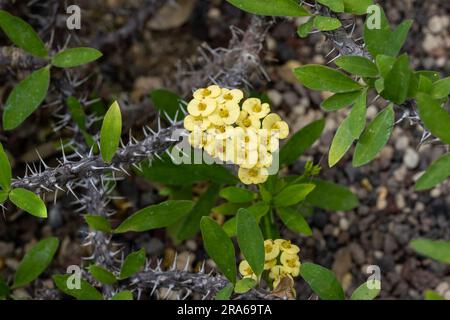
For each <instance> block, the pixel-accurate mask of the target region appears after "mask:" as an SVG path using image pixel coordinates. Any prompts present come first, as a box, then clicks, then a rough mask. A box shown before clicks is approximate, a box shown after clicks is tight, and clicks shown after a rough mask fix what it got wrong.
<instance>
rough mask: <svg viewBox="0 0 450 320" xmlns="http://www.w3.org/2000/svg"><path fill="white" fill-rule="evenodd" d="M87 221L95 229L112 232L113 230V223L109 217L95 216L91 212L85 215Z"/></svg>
mask: <svg viewBox="0 0 450 320" xmlns="http://www.w3.org/2000/svg"><path fill="white" fill-rule="evenodd" d="M84 219H85V220H86V223H87V224H88V225H89V227H90V228H91V229H93V230H97V231H101V232H105V233H110V232H111V231H112V229H111V224H110V223H109V221H108V219H106V218H105V217H102V216H95V215H91V214H87V215H85V216H84Z"/></svg>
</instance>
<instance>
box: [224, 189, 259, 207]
mask: <svg viewBox="0 0 450 320" xmlns="http://www.w3.org/2000/svg"><path fill="white" fill-rule="evenodd" d="M219 195H220V196H221V197H222V198H224V199H226V200H228V201H229V202H232V203H244V202H250V201H252V200H254V199H255V196H256V194H255V193H254V192H252V191H250V190H247V189H242V188H238V187H227V188H224V189H222V190H220V193H219Z"/></svg>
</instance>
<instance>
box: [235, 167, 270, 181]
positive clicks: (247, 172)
mask: <svg viewBox="0 0 450 320" xmlns="http://www.w3.org/2000/svg"><path fill="white" fill-rule="evenodd" d="M238 176H239V179H240V180H241V181H242V183H244V184H259V183H264V182H266V180H267V178H268V176H269V173H268V172H267V169H266V168H258V167H253V168H251V169H245V168H239V171H238Z"/></svg>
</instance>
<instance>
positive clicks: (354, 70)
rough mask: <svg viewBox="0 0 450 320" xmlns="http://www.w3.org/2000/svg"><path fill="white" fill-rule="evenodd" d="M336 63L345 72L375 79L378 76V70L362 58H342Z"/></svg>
mask: <svg viewBox="0 0 450 320" xmlns="http://www.w3.org/2000/svg"><path fill="white" fill-rule="evenodd" d="M334 63H335V64H336V65H337V66H338V67H340V68H342V69H343V70H345V71H347V72H349V73H351V74H355V75H358V76H361V77H368V78H374V77H377V76H378V68H377V66H376V65H375V63H373V62H372V61H370V60H369V59H367V58H365V57H360V56H342V57H340V58H338V59H336V60H335V61H334Z"/></svg>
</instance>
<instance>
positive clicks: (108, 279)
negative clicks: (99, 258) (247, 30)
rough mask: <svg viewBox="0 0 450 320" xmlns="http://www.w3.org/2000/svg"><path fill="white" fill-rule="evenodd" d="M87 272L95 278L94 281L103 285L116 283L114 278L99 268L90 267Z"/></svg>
mask: <svg viewBox="0 0 450 320" xmlns="http://www.w3.org/2000/svg"><path fill="white" fill-rule="evenodd" d="M89 272H90V273H91V275H92V276H93V277H94V278H95V280H97V281H99V282H101V283H103V284H109V285H111V284H113V283H116V282H117V279H116V277H115V276H114V275H113V274H112V273H111V272H109V271H108V270H106V269H105V268H103V267H101V266H96V265H90V266H89Z"/></svg>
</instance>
